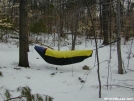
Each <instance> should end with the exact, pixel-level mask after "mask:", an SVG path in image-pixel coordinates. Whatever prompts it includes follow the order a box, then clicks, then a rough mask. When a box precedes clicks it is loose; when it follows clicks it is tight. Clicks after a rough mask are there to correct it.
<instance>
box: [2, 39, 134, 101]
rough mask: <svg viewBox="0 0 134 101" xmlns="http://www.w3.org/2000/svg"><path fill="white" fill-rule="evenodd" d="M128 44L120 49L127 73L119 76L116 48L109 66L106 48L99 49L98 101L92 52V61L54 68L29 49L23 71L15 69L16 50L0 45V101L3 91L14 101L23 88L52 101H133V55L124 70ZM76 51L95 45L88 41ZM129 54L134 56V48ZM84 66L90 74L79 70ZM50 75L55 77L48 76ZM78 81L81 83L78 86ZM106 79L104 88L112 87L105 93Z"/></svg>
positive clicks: (4, 44)
mask: <svg viewBox="0 0 134 101" xmlns="http://www.w3.org/2000/svg"><path fill="white" fill-rule="evenodd" d="M98 42H99V41H98ZM130 43H131V41H130V42H128V43H127V44H126V45H123V44H122V46H121V47H122V59H123V62H124V67H125V70H126V72H127V73H126V74H123V75H120V74H118V68H117V65H118V62H117V51H116V50H117V49H116V45H113V46H112V53H111V54H112V57H111V63H110V65H108V61H106V60H109V54H110V53H109V52H110V47H109V46H105V47H104V48H100V49H99V61H100V62H102V63H101V64H100V76H101V83H102V98H99V88H98V77H97V66H96V67H94V65H95V64H97V63H96V62H95V51H94V54H93V56H92V57H90V58H88V59H86V60H84V61H83V62H80V63H77V64H72V65H67V66H55V65H51V64H48V63H46V62H45V61H44V60H43V59H42V58H41V57H40V56H39V55H38V53H37V52H36V51H35V50H34V45H33V46H30V52H29V53H28V58H29V65H30V68H24V67H19V66H18V61H19V49H18V48H17V46H16V45H12V44H10V43H8V44H7V43H0V72H2V74H3V77H0V101H4V99H3V98H5V97H4V91H5V89H8V90H9V91H10V93H11V94H12V97H17V96H19V94H18V93H16V88H18V87H25V86H28V87H30V88H31V90H32V91H31V93H32V94H36V93H39V94H45V95H49V96H51V97H53V98H54V99H53V100H54V101H104V100H106V99H104V98H132V99H131V100H132V101H134V54H131V57H130V62H129V67H128V68H127V64H128V58H127V57H128V50H129V47H130V46H129V44H130ZM98 45H100V43H98ZM55 48H56V47H55ZM61 49H62V50H68V49H69V47H68V46H64V47H63V46H62V48H61ZM76 49H95V44H94V42H93V43H92V45H91V42H90V41H89V42H88V43H87V45H86V47H85V43H84V42H83V43H82V44H81V45H77V46H76ZM132 53H134V44H133V47H132ZM84 65H87V66H89V67H90V69H91V70H83V69H82V67H83V66H84ZM108 66H109V68H108ZM56 67H57V68H58V69H57V70H56ZM93 67H94V68H93ZM15 68H21V69H19V70H17V69H15ZM108 70H109V76H108ZM132 70H133V71H132ZM52 73H53V74H55V75H51V74H52ZM79 78H81V79H82V80H84V81H85V83H81V82H80V80H79ZM107 78H108V84H109V85H113V86H109V88H108V90H107V87H106V85H107ZM2 97H3V98H2ZM107 101H110V100H107ZM111 101H112V100H111ZM119 101H122V100H119ZM125 101H127V100H125Z"/></svg>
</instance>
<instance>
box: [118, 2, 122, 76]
mask: <svg viewBox="0 0 134 101" xmlns="http://www.w3.org/2000/svg"><path fill="white" fill-rule="evenodd" d="M120 33H121V24H120V1H119V0H117V38H121V37H120ZM117 55H118V74H123V69H122V56H121V41H117Z"/></svg>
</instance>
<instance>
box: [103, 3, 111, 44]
mask: <svg viewBox="0 0 134 101" xmlns="http://www.w3.org/2000/svg"><path fill="white" fill-rule="evenodd" d="M108 3H109V0H106V1H105V2H104V4H103V5H102V26H103V37H104V41H103V44H104V45H107V44H108V43H109V40H108V19H109V18H108V14H109V4H108Z"/></svg>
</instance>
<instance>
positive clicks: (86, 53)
mask: <svg viewBox="0 0 134 101" xmlns="http://www.w3.org/2000/svg"><path fill="white" fill-rule="evenodd" d="M34 48H35V50H36V51H37V52H38V53H39V54H40V56H41V57H42V58H43V59H44V60H45V61H46V62H47V63H50V64H54V65H69V64H74V63H78V62H81V61H83V60H85V59H86V58H88V57H91V56H92V53H93V50H73V51H58V50H52V49H49V48H44V47H40V46H35V47H34Z"/></svg>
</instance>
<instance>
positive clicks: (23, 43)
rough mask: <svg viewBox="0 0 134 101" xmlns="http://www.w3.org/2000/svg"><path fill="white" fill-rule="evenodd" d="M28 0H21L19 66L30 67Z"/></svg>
mask: <svg viewBox="0 0 134 101" xmlns="http://www.w3.org/2000/svg"><path fill="white" fill-rule="evenodd" d="M27 1H28V0H20V18H19V20H20V22H19V38H20V40H19V66H21V67H29V62H28V35H27V34H28V29H27V28H28V26H27Z"/></svg>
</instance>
